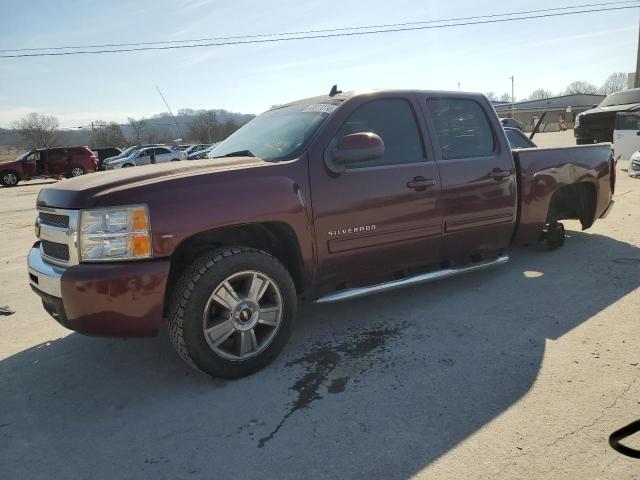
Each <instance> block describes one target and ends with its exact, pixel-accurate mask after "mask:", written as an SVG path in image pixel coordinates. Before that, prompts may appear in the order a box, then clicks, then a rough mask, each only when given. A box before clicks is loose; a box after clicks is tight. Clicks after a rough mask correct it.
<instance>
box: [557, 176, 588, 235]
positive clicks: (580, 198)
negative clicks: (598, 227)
mask: <svg viewBox="0 0 640 480" xmlns="http://www.w3.org/2000/svg"><path fill="white" fill-rule="evenodd" d="M595 212H596V189H595V186H594V185H593V184H592V183H587V182H580V183H575V184H573V185H566V186H564V187H561V188H559V189H558V190H556V191H555V192H554V193H553V196H552V197H551V202H550V203H549V213H548V214H547V223H552V222H554V221H557V220H569V219H571V220H580V223H581V224H582V229H583V230H586V229H587V228H589V227H590V226H591V225H593V221H594V217H595Z"/></svg>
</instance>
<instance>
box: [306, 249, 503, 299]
mask: <svg viewBox="0 0 640 480" xmlns="http://www.w3.org/2000/svg"><path fill="white" fill-rule="evenodd" d="M508 261H509V256H508V255H502V256H500V257H498V258H496V259H495V260H491V261H488V262H478V263H474V264H473V265H471V266H468V267H460V268H445V269H443V270H437V271H435V272H429V273H422V274H420V275H414V276H413V277H407V278H402V279H400V280H391V281H390V282H384V283H378V284H377V285H370V286H368V287H360V288H349V289H346V290H340V291H339V292H335V293H331V294H329V295H325V296H324V297H320V298H319V299H317V300H316V301H315V302H314V303H333V302H340V301H342V300H351V299H352V298H359V297H366V296H367V295H373V294H375V293H381V292H388V291H390V290H395V289H397V288H402V287H408V286H411V285H418V284H420V283H427V282H433V281H434V280H440V279H442V278H449V277H455V276H457V275H462V274H463V273H470V272H475V271H477V270H483V269H485V268H489V267H493V266H495V265H502V264H504V263H507V262H508Z"/></svg>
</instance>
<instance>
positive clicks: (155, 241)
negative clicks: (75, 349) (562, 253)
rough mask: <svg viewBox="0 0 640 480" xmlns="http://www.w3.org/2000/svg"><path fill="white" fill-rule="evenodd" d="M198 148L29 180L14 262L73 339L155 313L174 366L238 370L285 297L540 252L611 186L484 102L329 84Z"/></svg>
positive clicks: (257, 352) (145, 324)
mask: <svg viewBox="0 0 640 480" xmlns="http://www.w3.org/2000/svg"><path fill="white" fill-rule="evenodd" d="M210 157H212V158H208V159H205V160H202V161H200V162H189V163H188V164H186V165H185V164H184V163H183V164H179V165H176V164H171V163H167V164H164V165H157V166H154V167H152V166H145V167H140V168H137V169H134V170H133V171H128V172H122V171H120V170H115V171H109V172H104V173H102V174H100V175H94V176H90V177H87V178H83V179H72V180H67V181H65V182H62V183H60V184H57V185H54V186H51V187H47V188H44V189H42V190H41V191H40V194H39V196H38V200H37V209H38V219H37V222H36V233H37V236H38V237H39V239H38V241H37V242H36V243H35V244H34V245H33V248H32V249H31V251H30V253H29V257H28V266H29V281H30V284H31V286H32V288H33V289H34V291H35V292H36V293H37V294H38V295H39V296H40V297H41V298H42V302H43V305H44V307H45V309H46V310H47V311H48V312H49V313H50V314H51V315H52V316H53V317H54V318H55V319H56V320H57V321H58V322H60V323H61V324H62V325H64V326H66V327H68V328H70V329H73V330H76V331H78V332H81V333H85V334H91V335H109V336H123V337H126V336H141V335H153V334H155V333H157V332H158V330H159V329H161V328H163V326H164V325H166V326H167V327H168V331H169V335H170V338H171V340H172V342H173V345H174V347H175V349H176V351H177V353H178V354H179V355H180V356H181V357H182V358H183V359H184V360H185V361H186V362H187V363H188V364H189V365H191V366H193V367H195V368H197V369H199V370H201V371H203V372H206V373H208V374H210V375H213V376H218V377H226V378H234V377H239V376H242V375H247V374H250V373H252V372H255V371H256V370H258V369H260V368H262V367H264V366H265V365H267V364H268V363H269V362H270V361H271V360H273V358H275V357H276V355H278V353H279V352H280V351H281V350H282V349H283V347H284V346H285V343H286V342H287V339H288V338H289V335H290V332H291V329H292V327H293V324H294V321H295V317H296V311H297V303H298V297H302V298H306V299H309V300H313V301H315V302H319V303H327V302H337V301H341V300H347V299H351V298H356V297H362V296H364V295H371V294H375V293H379V292H383V291H388V290H392V289H395V288H399V287H402V286H406V285H413V284H417V283H422V282H428V281H431V280H436V279H439V278H444V277H448V276H453V275H459V274H462V273H466V272H471V271H476V270H479V269H483V268H488V267H492V266H496V265H500V264H504V263H506V262H507V261H508V255H507V252H508V249H509V248H510V247H511V246H513V245H530V244H534V243H536V242H538V241H541V240H543V241H546V242H547V243H548V245H549V248H552V249H553V248H558V247H560V246H561V245H562V244H563V242H564V229H563V227H562V224H561V223H560V220H563V219H578V220H580V222H581V224H582V228H583V229H587V228H589V227H590V226H591V225H592V224H593V223H594V222H595V221H596V220H597V219H598V218H602V217H604V216H605V215H606V214H607V213H608V211H609V210H610V208H611V206H612V204H613V202H612V194H613V190H614V184H615V170H614V167H615V165H614V160H613V158H612V155H611V146H610V145H609V144H602V145H593V146H577V147H567V148H524V149H513V150H512V149H511V148H510V145H509V142H508V141H507V137H506V134H505V131H504V129H503V128H502V126H501V124H500V121H499V119H498V117H497V115H496V113H495V111H494V109H493V107H492V105H491V102H490V101H489V100H488V99H487V98H486V97H484V96H483V95H480V94H469V93H461V92H432V91H374V92H362V93H341V92H338V91H337V89H336V88H334V89H332V92H331V93H330V94H329V95H324V96H319V97H314V98H308V99H305V100H300V101H296V102H292V103H288V104H285V105H280V106H278V107H274V108H273V109H271V110H269V111H267V112H265V113H263V114H262V115H259V116H258V117H256V118H254V119H253V120H252V121H251V122H249V123H248V124H246V125H245V126H243V127H242V128H241V129H240V130H238V131H237V132H235V133H234V134H233V135H231V136H230V137H229V138H227V139H226V140H225V141H223V142H222V143H220V144H219V145H217V146H216V147H215V148H214V149H213V150H212V151H211V153H210ZM451 286H452V287H453V288H455V284H451ZM451 295H452V300H453V301H455V300H454V299H455V291H452V292H451Z"/></svg>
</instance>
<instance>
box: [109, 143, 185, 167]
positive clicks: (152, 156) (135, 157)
mask: <svg viewBox="0 0 640 480" xmlns="http://www.w3.org/2000/svg"><path fill="white" fill-rule="evenodd" d="M184 159H185V155H184V152H181V151H179V150H176V149H174V148H171V147H167V146H162V147H145V148H139V149H134V150H132V151H131V152H130V153H129V155H128V156H126V157H118V158H116V159H114V160H111V161H110V162H109V163H107V164H106V165H105V169H106V170H114V169H116V168H127V167H135V166H139V165H149V164H152V163H165V162H177V161H179V160H184Z"/></svg>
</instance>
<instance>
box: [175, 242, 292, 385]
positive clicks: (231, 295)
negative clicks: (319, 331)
mask: <svg viewBox="0 0 640 480" xmlns="http://www.w3.org/2000/svg"><path fill="white" fill-rule="evenodd" d="M296 311H297V297H296V290H295V286H294V283H293V280H292V279H291V276H290V275H289V272H288V271H287V270H286V268H285V267H284V266H283V265H282V264H281V263H280V262H279V261H278V260H276V259H275V258H274V257H272V256H271V255H269V254H268V253H265V252H263V251H261V250H256V249H252V248H246V247H228V248H221V249H218V250H215V251H213V252H211V253H207V254H205V255H203V256H201V257H199V258H198V259H196V260H195V261H194V262H193V263H192V264H191V266H190V267H188V268H187V270H186V271H185V272H184V273H183V275H182V276H181V278H180V280H179V281H178V283H177V285H176V286H175V289H174V292H173V296H172V299H171V303H170V307H169V325H168V327H169V337H170V338H171V342H172V343H173V346H174V348H175V350H176V352H177V353H178V355H179V356H180V357H181V358H182V359H183V360H184V361H185V362H187V363H188V364H189V365H191V366H192V367H194V368H196V369H197V370H200V371H202V372H204V373H207V374H209V375H211V376H213V377H221V378H238V377H243V376H245V375H250V374H252V373H254V372H256V371H258V370H260V369H262V368H264V367H266V366H267V365H268V364H269V363H271V362H272V361H273V359H274V358H276V357H277V356H278V354H279V353H280V352H281V351H282V349H283V348H284V346H285V345H286V343H287V341H288V340H289V337H290V335H291V329H292V327H293V323H294V319H295V316H296Z"/></svg>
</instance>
